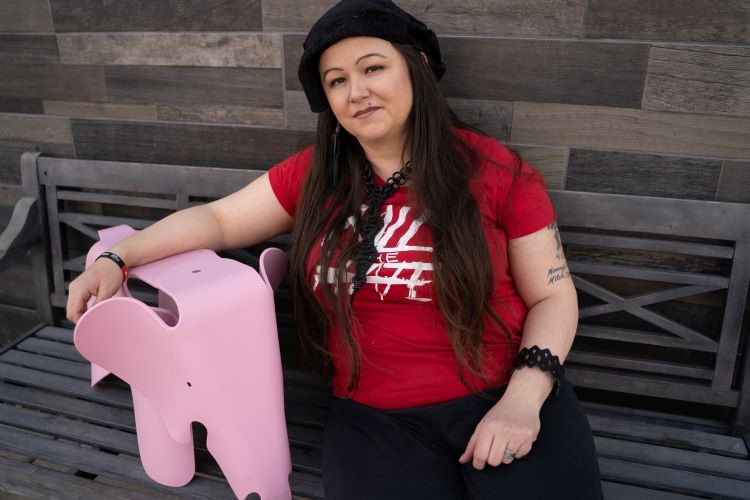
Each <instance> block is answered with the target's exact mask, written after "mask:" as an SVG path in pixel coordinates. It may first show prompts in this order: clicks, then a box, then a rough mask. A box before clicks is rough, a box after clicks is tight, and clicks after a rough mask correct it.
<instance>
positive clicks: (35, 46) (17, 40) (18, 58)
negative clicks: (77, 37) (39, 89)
mask: <svg viewBox="0 0 750 500" xmlns="http://www.w3.org/2000/svg"><path fill="white" fill-rule="evenodd" d="M59 60H60V59H59V58H58V57H57V41H56V40H55V35H37V34H34V35H31V34H18V35H0V63H2V64H5V63H9V64H54V63H56V62H59Z"/></svg>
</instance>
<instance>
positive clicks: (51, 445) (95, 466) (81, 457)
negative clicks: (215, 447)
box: [0, 427, 234, 499]
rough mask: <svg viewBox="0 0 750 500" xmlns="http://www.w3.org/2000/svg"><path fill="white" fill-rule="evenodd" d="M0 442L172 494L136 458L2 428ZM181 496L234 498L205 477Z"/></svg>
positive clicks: (197, 479) (35, 455)
mask: <svg viewBox="0 0 750 500" xmlns="http://www.w3.org/2000/svg"><path fill="white" fill-rule="evenodd" d="M0 442H2V443H3V448H5V449H9V450H11V451H13V452H15V453H21V454H25V455H30V456H33V457H38V458H42V459H44V460H46V461H48V462H52V463H59V464H63V465H69V466H72V467H74V468H76V469H78V470H81V471H85V472H88V473H90V474H97V475H99V474H104V475H108V476H112V477H115V478H118V479H126V480H128V481H134V482H136V483H140V484H143V485H147V486H150V487H153V488H154V489H157V490H162V491H167V492H169V489H168V487H166V486H163V485H161V484H159V483H156V482H154V481H152V480H151V479H150V478H149V477H148V476H147V475H146V473H145V472H144V470H143V467H142V466H141V463H140V461H139V460H138V459H137V458H134V457H133V458H130V459H125V457H124V456H123V455H113V454H111V453H106V452H103V451H99V450H96V449H94V448H84V447H80V446H78V445H77V444H73V443H68V442H65V441H58V440H55V439H50V438H47V437H41V436H38V435H36V434H32V433H28V432H23V431H20V430H17V429H8V428H2V427H0ZM181 492H184V493H185V495H192V496H193V497H196V498H208V499H210V498H227V499H231V498H234V496H233V495H232V493H231V491H230V490H229V487H228V486H226V488H217V487H216V481H213V480H210V479H205V478H202V477H196V478H194V479H193V481H191V482H190V483H189V484H187V485H185V486H184V487H183V489H182V490H181Z"/></svg>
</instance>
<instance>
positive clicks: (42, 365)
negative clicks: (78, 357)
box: [1, 349, 91, 381]
mask: <svg viewBox="0 0 750 500" xmlns="http://www.w3.org/2000/svg"><path fill="white" fill-rule="evenodd" d="M1 359H2V361H3V363H8V364H11V365H17V366H24V367H26V368H33V369H34V370H39V371H45V372H50V373H59V374H60V375H65V376H66V377H73V378H77V379H80V380H87V381H90V380H91V368H90V366H88V365H86V364H85V363H78V362H76V361H70V360H67V359H60V358H53V357H51V356H45V355H43V354H35V353H31V352H27V351H21V350H18V349H14V350H12V351H9V352H7V353H5V354H3V356H2V358H1Z"/></svg>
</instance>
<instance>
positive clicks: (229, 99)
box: [104, 66, 284, 109]
mask: <svg viewBox="0 0 750 500" xmlns="http://www.w3.org/2000/svg"><path fill="white" fill-rule="evenodd" d="M104 75H105V79H106V82H107V94H108V97H109V101H111V102H123V103H158V104H175V105H183V104H190V105H193V104H199V105H200V104H203V105H209V104H222V105H233V106H254V107H259V108H279V109H280V108H281V107H283V105H284V95H283V90H282V88H281V70H280V69H264V68H257V69H256V68H185V67H170V66H163V67H158V66H157V67H154V66H109V67H106V68H105V69H104Z"/></svg>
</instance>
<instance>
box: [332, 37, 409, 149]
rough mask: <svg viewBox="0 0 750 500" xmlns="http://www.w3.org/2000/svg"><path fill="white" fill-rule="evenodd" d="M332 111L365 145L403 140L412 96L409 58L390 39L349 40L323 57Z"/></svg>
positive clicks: (338, 44) (339, 43)
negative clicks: (405, 57)
mask: <svg viewBox="0 0 750 500" xmlns="http://www.w3.org/2000/svg"><path fill="white" fill-rule="evenodd" d="M319 70H320V78H321V82H322V83H323V89H324V90H325V93H326V96H327V97H328V103H329V104H330V106H331V110H332V111H333V114H334V115H335V116H336V118H337V119H338V121H339V123H341V126H342V127H344V128H345V129H346V130H347V131H348V132H349V133H350V134H352V135H353V136H355V137H356V138H357V139H358V140H359V141H360V142H361V143H367V144H370V145H375V144H378V143H383V144H387V143H390V142H391V141H397V142H402V141H403V138H404V136H405V126H406V120H407V118H408V117H409V113H410V112H411V108H412V103H413V96H412V87H411V80H410V78H409V69H408V67H407V66H406V60H405V59H404V57H403V56H402V55H401V53H399V52H398V51H397V50H396V48H395V47H394V46H393V45H391V43H390V42H388V41H387V40H383V39H381V38H374V37H369V36H357V37H351V38H345V39H343V40H341V41H339V42H337V43H335V44H333V45H331V46H330V47H328V48H327V49H326V50H325V52H323V54H322V55H321V56H320V63H319Z"/></svg>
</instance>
